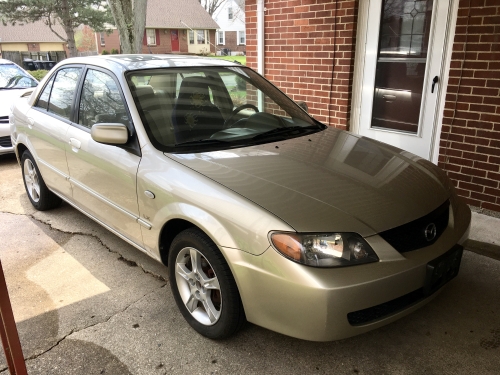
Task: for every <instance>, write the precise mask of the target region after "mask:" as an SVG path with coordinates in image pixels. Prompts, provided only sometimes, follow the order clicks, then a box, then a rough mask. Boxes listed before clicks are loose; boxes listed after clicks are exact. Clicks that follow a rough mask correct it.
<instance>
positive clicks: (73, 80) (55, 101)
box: [39, 67, 82, 120]
mask: <svg viewBox="0 0 500 375" xmlns="http://www.w3.org/2000/svg"><path fill="white" fill-rule="evenodd" d="M81 73H82V68H78V67H71V68H64V69H61V70H59V71H58V72H57V75H56V78H55V80H54V83H53V84H52V90H51V91H50V96H49V100H48V108H47V109H48V111H49V112H51V113H54V114H56V115H59V116H61V117H64V118H66V119H68V120H69V119H70V117H71V107H72V105H73V99H74V97H75V93H76V88H77V85H78V79H79V78H80V74H81ZM48 87H49V85H47V86H46V87H45V89H44V92H43V93H42V95H41V96H40V99H39V104H40V101H42V103H43V100H42V98H43V99H45V97H44V95H45V90H47V89H48ZM42 108H43V107H42Z"/></svg>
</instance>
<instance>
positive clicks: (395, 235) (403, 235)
mask: <svg viewBox="0 0 500 375" xmlns="http://www.w3.org/2000/svg"><path fill="white" fill-rule="evenodd" d="M449 211H450V201H448V200H447V201H446V202H444V203H443V204H442V205H441V206H439V207H438V208H436V209H435V210H434V211H432V212H431V213H430V214H427V215H425V216H423V217H421V218H420V219H417V220H413V221H412V222H409V223H407V224H404V225H401V226H399V227H396V228H393V229H389V230H386V231H385V232H381V233H380V236H381V237H382V238H383V239H384V240H386V241H387V242H388V243H389V244H390V245H391V246H392V247H393V248H395V249H396V250H397V251H399V252H400V253H404V252H407V251H412V250H416V249H420V248H422V247H426V246H429V245H432V244H433V243H434V242H436V241H437V239H438V238H439V236H441V234H443V232H444V230H445V229H446V227H447V226H448V220H449V214H450V213H449ZM430 224H434V225H435V226H436V233H435V236H434V238H432V239H429V236H427V237H426V229H427V228H428V227H429V225H430Z"/></svg>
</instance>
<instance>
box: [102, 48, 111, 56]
mask: <svg viewBox="0 0 500 375" xmlns="http://www.w3.org/2000/svg"><path fill="white" fill-rule="evenodd" d="M101 55H109V52H108V50H105V49H103V50H102V52H101Z"/></svg>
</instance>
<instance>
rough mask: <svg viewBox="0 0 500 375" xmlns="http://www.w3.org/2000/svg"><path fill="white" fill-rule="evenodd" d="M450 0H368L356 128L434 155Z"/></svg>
mask: <svg viewBox="0 0 500 375" xmlns="http://www.w3.org/2000/svg"><path fill="white" fill-rule="evenodd" d="M449 5H450V4H449V1H447V0H443V1H442V0H421V1H418V0H417V1H414V0H370V4H369V10H368V22H367V30H366V51H365V60H364V67H363V79H362V92H361V104H360V111H359V125H358V132H359V134H361V135H365V136H368V137H371V138H375V139H377V140H379V141H382V142H385V143H389V144H392V145H394V146H396V147H399V148H402V149H404V150H407V151H410V152H412V153H414V154H417V155H419V156H421V157H423V158H426V159H431V158H432V156H433V155H432V152H433V145H434V137H435V136H436V134H435V133H436V124H437V119H438V117H439V116H437V110H438V98H439V92H440V89H441V86H442V85H441V79H442V73H443V56H444V55H445V47H446V46H445V34H446V30H447V28H448V13H449V8H450V6H449Z"/></svg>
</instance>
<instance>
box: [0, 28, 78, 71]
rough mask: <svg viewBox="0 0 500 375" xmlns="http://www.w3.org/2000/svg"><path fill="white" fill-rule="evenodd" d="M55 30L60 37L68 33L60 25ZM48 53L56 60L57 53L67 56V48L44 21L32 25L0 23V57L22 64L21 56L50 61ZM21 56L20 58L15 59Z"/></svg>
mask: <svg viewBox="0 0 500 375" xmlns="http://www.w3.org/2000/svg"><path fill="white" fill-rule="evenodd" d="M54 29H55V31H56V32H57V33H59V34H60V35H63V36H65V35H66V33H65V32H64V29H63V28H62V26H60V25H55V26H54ZM47 52H52V53H53V54H54V56H50V58H51V59H55V57H56V54H55V53H57V52H60V53H61V54H62V55H64V56H66V55H67V53H68V51H67V46H66V43H65V42H64V41H62V40H61V39H60V38H59V37H58V36H57V35H56V34H54V33H53V32H52V31H50V28H49V27H48V26H47V25H46V24H45V23H43V22H42V21H38V22H32V23H24V24H22V23H16V24H15V25H11V24H6V25H4V24H3V23H1V22H0V56H1V57H3V58H6V59H10V60H13V61H15V62H16V63H18V64H22V63H21V60H22V59H21V56H24V57H25V56H31V54H33V56H39V58H40V59H43V60H48V58H47ZM16 55H19V57H18V58H14V57H15V56H16Z"/></svg>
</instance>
